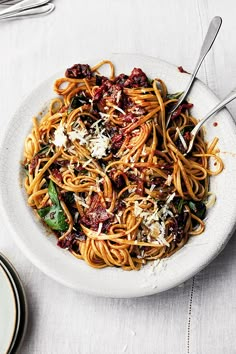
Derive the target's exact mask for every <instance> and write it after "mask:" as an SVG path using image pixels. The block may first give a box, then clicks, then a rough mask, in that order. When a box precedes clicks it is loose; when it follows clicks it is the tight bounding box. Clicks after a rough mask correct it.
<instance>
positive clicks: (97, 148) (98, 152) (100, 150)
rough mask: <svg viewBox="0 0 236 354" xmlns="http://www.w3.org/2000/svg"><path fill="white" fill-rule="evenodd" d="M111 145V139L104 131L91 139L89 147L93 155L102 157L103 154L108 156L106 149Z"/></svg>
mask: <svg viewBox="0 0 236 354" xmlns="http://www.w3.org/2000/svg"><path fill="white" fill-rule="evenodd" d="M109 145H110V139H109V138H108V137H107V136H105V135H103V134H102V132H101V133H100V134H99V135H98V136H97V137H96V138H93V139H90V141H89V148H90V150H91V155H92V156H93V157H96V158H98V159H101V158H102V157H103V156H106V150H107V149H108V147H109Z"/></svg>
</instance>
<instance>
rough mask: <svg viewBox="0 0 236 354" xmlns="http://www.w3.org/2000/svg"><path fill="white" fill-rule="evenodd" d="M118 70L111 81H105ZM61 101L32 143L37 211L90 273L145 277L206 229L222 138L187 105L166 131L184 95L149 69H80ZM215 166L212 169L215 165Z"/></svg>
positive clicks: (30, 183)
mask: <svg viewBox="0 0 236 354" xmlns="http://www.w3.org/2000/svg"><path fill="white" fill-rule="evenodd" d="M103 65H108V66H110V70H111V73H110V77H109V78H107V77H104V76H102V75H100V73H99V69H100V68H101V67H102V66H103ZM54 91H55V92H56V93H57V94H58V95H59V96H58V97H57V98H55V99H53V100H52V101H51V104H50V106H49V109H48V112H47V113H46V115H45V116H44V117H43V118H42V119H41V120H40V121H38V120H37V119H36V118H34V119H33V128H32V131H31V133H30V134H29V135H28V136H27V138H26V140H25V145H24V167H25V169H26V172H27V176H26V178H25V183H24V185H25V189H26V192H27V194H28V204H29V205H30V206H31V207H32V208H34V209H35V210H36V212H37V214H38V215H39V216H40V217H41V219H42V220H43V221H44V222H45V223H46V224H47V225H48V226H49V227H50V228H51V229H52V230H54V232H55V234H56V236H57V237H58V245H59V246H60V247H63V248H67V249H69V251H70V252H71V253H72V254H73V255H74V256H75V257H77V258H79V259H83V260H85V261H86V262H87V263H88V264H89V265H90V266H92V267H95V268H103V267H106V266H116V267H122V268H123V269H125V270H138V269H140V267H141V266H142V264H145V263H146V262H147V261H149V260H155V259H158V258H165V257H169V256H171V255H172V254H173V253H175V252H176V251H178V250H179V249H180V248H181V247H183V246H184V245H185V243H186V242H187V241H188V239H189V237H190V236H194V235H199V234H201V233H202V232H203V231H204V228H205V223H204V221H203V218H204V216H205V211H206V207H205V201H206V199H207V196H208V185H209V176H211V175H216V174H218V173H220V172H221V171H222V169H223V163H222V160H221V159H220V157H219V156H218V155H217V150H216V145H217V142H218V139H217V138H215V139H214V140H213V142H212V143H211V144H209V145H207V144H206V142H205V141H204V137H203V132H202V131H201V132H200V133H199V134H198V136H197V138H196V140H195V143H194V147H193V149H192V152H191V153H190V154H189V155H188V156H185V154H184V153H185V151H186V147H187V143H188V141H189V139H190V131H191V129H192V128H193V127H194V126H195V125H196V123H197V120H196V119H195V118H193V117H192V116H191V115H190V113H189V110H190V109H191V107H192V105H191V104H189V103H184V104H183V105H182V106H181V107H180V108H179V109H178V112H175V114H174V116H173V119H172V120H171V122H170V125H169V127H168V129H166V126H165V122H166V114H167V112H168V109H169V108H171V106H172V105H173V103H175V102H176V100H177V97H178V95H170V94H168V91H167V87H166V85H165V83H164V82H163V81H162V80H160V79H154V80H152V81H151V80H149V79H148V78H147V76H146V74H145V73H144V72H143V71H142V70H141V69H137V68H135V69H133V71H132V72H131V74H130V75H129V76H127V75H125V74H120V75H119V76H115V70H114V66H113V63H111V62H110V61H102V62H101V63H99V64H97V65H96V66H94V67H93V68H90V66H89V65H86V64H76V65H74V66H73V67H71V68H69V69H67V70H66V73H65V77H63V78H59V79H57V80H56V82H55V84H54ZM210 158H213V159H215V165H216V168H215V169H214V171H212V170H211V169H210V168H209V159H210Z"/></svg>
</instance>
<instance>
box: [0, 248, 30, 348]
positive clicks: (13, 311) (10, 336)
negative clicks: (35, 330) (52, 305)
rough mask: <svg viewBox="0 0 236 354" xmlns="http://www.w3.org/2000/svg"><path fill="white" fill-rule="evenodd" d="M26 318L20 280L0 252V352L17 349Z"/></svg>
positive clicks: (25, 306)
mask: <svg viewBox="0 0 236 354" xmlns="http://www.w3.org/2000/svg"><path fill="white" fill-rule="evenodd" d="M27 320H28V311H27V301H26V296H25V291H24V288H23V285H22V282H21V280H20V278H19V275H18V274H17V272H16V270H15V269H14V267H13V266H12V264H11V263H10V262H9V260H8V259H7V258H6V257H5V256H4V255H3V254H2V253H0V353H1V354H10V353H15V352H16V351H17V350H19V348H20V345H21V343H22V341H23V338H24V335H25V332H26V327H27Z"/></svg>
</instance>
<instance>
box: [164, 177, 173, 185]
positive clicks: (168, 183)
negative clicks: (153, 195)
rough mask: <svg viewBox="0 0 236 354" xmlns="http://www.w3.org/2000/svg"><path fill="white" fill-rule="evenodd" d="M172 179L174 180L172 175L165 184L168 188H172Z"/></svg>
mask: <svg viewBox="0 0 236 354" xmlns="http://www.w3.org/2000/svg"><path fill="white" fill-rule="evenodd" d="M172 179H173V177H172V175H168V177H167V180H166V181H165V184H166V185H167V186H170V185H171V182H172Z"/></svg>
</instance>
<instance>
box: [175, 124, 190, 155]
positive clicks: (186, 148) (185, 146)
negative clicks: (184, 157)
mask: <svg viewBox="0 0 236 354" xmlns="http://www.w3.org/2000/svg"><path fill="white" fill-rule="evenodd" d="M176 131H177V133H178V135H179V138H180V141H181V143H182V145H183V147H184V148H185V150H188V147H187V144H186V141H185V140H184V137H183V135H182V134H181V132H180V130H179V127H177V128H176Z"/></svg>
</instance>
